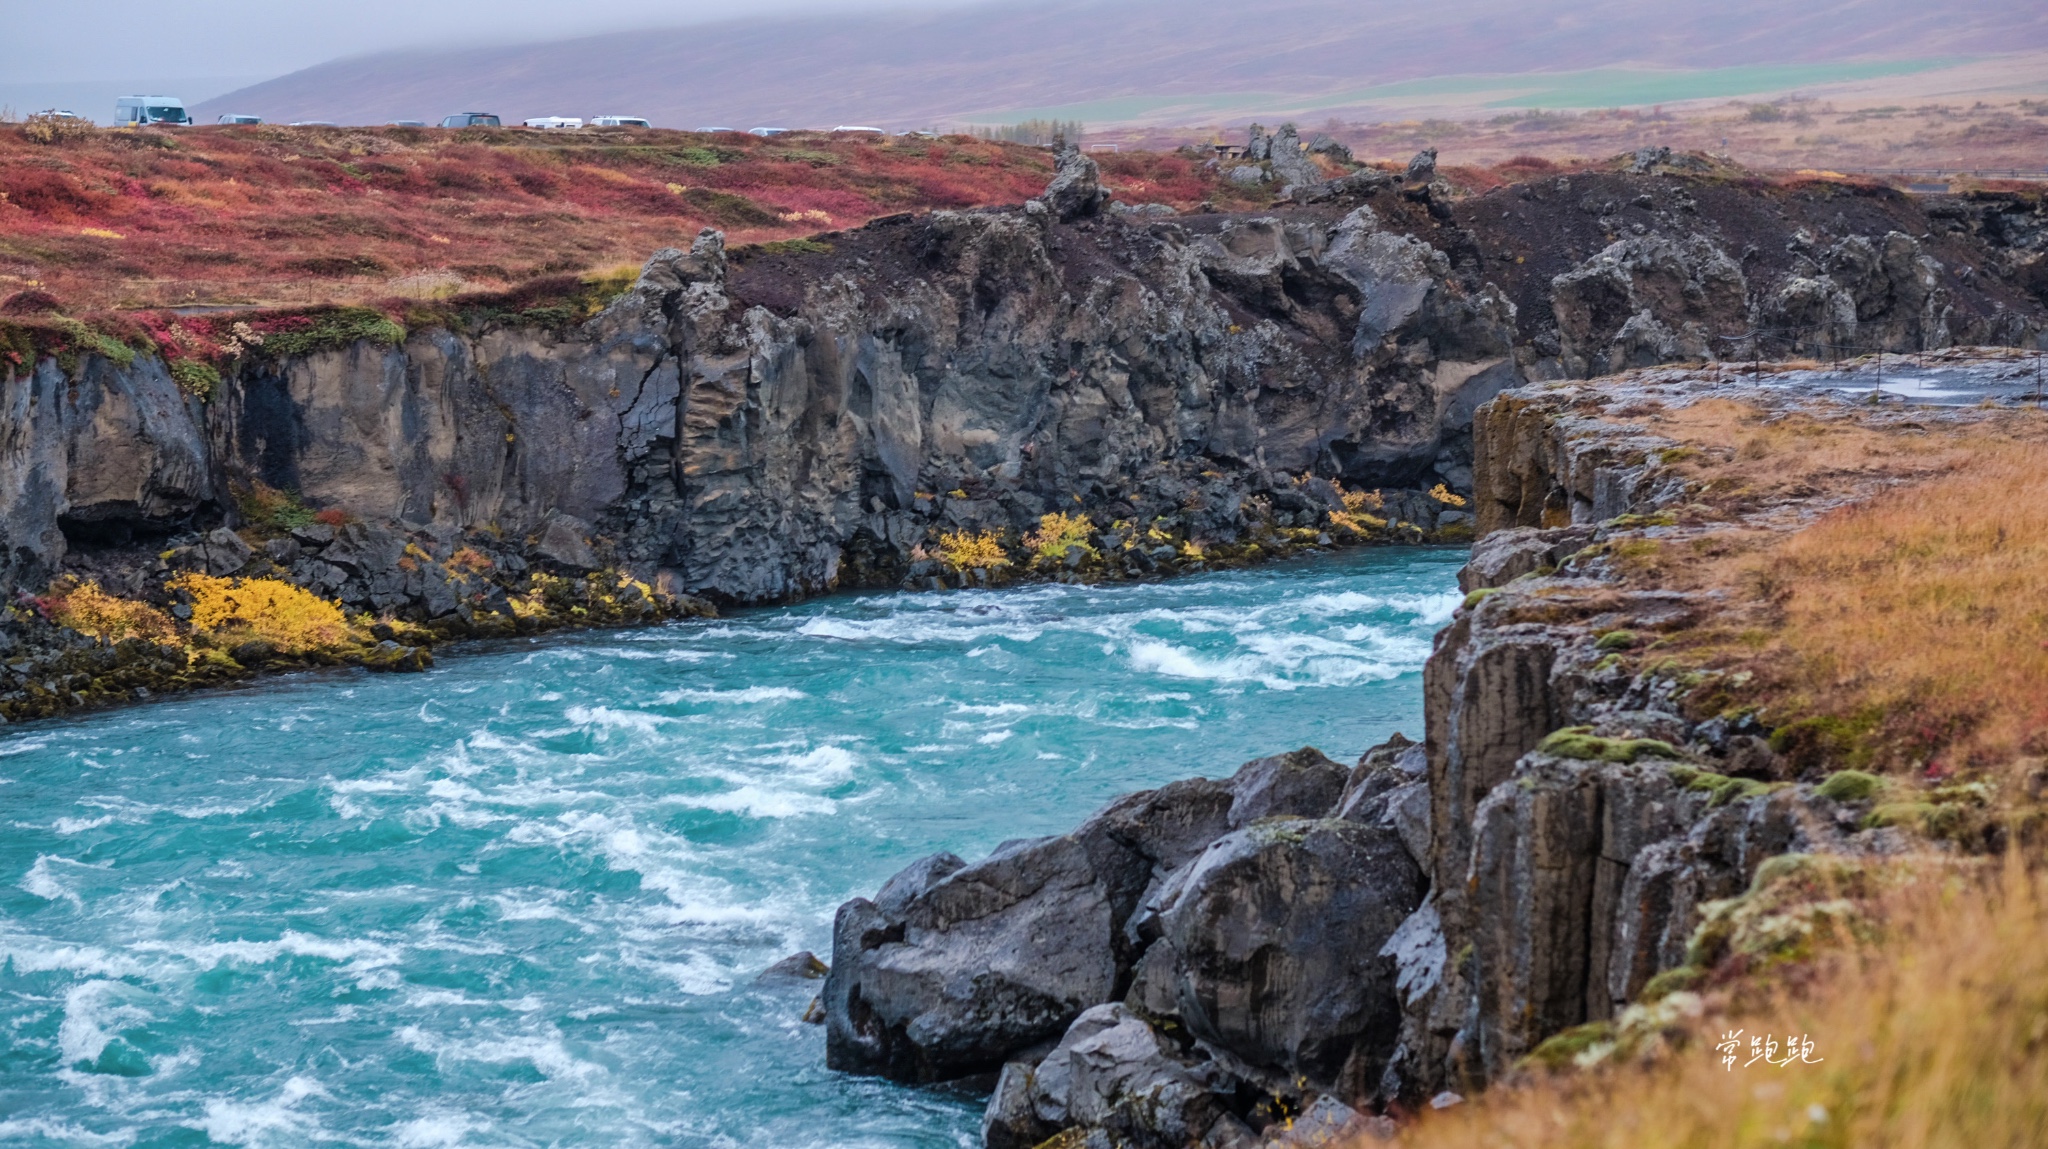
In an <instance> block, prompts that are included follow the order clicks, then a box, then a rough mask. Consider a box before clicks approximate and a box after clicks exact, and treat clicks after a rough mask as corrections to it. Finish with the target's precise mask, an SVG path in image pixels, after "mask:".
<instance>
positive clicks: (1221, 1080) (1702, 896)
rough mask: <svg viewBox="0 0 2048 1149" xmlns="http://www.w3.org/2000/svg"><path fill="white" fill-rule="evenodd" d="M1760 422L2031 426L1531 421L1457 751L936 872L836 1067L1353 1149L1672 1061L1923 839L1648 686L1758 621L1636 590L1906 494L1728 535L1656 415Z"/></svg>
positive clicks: (1162, 1122)
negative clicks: (1650, 563) (1672, 1024)
mask: <svg viewBox="0 0 2048 1149" xmlns="http://www.w3.org/2000/svg"><path fill="white" fill-rule="evenodd" d="M1956 362H1957V363H1962V366H1960V367H1957V368H1955V370H1957V371H1959V372H1965V373H1967V372H1969V371H1973V370H1974V371H1978V373H1979V374H1981V375H1983V376H1984V377H1985V378H1986V379H1993V378H2002V376H2000V375H1999V373H2000V372H2004V373H2006V374H2010V375H2015V377H2017V373H2018V372H2019V371H2020V370H2021V369H2023V368H2026V367H2027V364H2025V363H2020V364H2017V365H2013V364H2005V365H2002V366H2001V365H1999V364H1997V363H1994V364H1993V365H1991V366H1988V367H1984V368H1981V369H1978V368H1971V367H1969V366H1968V365H1967V364H1966V363H1963V362H1962V361H1961V360H1956ZM1987 402H1991V401H1987ZM1737 404H1741V405H1744V409H1753V410H1755V411H1757V412H1761V414H1759V415H1758V418H1759V419H1771V418H1778V417H1783V416H1786V415H1789V414H1792V413H1798V414H1799V415H1800V416H1801V417H1811V418H1816V419H1825V420H1836V421H1841V420H1845V419H1846V420H1854V421H1856V422H1857V423H1858V425H1859V426H1863V427H1866V428H1872V429H1875V430H1877V431H1880V432H1883V433H1886V434H1890V433H1894V432H1895V433H1896V434H1897V435H1899V436H1908V437H1909V436H1911V435H1913V434H1915V433H1916V432H1917V433H1924V431H1925V426H1926V423H1925V421H1926V420H1928V419H1930V418H1940V419H1945V420H1950V421H1954V422H1956V423H1958V425H1962V424H1967V423H1969V422H1970V421H1971V420H1974V419H1979V418H1986V417H1990V415H1992V414H1995V410H1994V408H1995V407H1996V406H1997V404H1996V403H1995V402H1992V404H1991V406H1990V407H1984V408H1960V409H1951V410H1950V411H1949V412H1948V413H1946V414H1938V413H1930V412H1929V411H1927V410H1926V409H1924V408H1923V409H1918V410H1898V411H1892V412H1887V411H1885V410H1883V409H1882V408H1879V409H1877V410H1876V411H1875V412H1874V413H1873V412H1872V410H1871V409H1870V407H1869V405H1868V402H1867V400H1866V401H1865V403H1864V405H1863V406H1862V407H1860V408H1859V407H1858V406H1857V405H1856V404H1855V402H1854V401H1853V400H1851V399H1849V398H1845V397H1841V396H1839V394H1838V393H1834V392H1829V391H1824V390H1819V389H1815V390H1792V389H1789V388H1787V387H1772V386H1769V385H1763V384H1760V383H1757V382H1753V381H1744V380H1740V379H1731V378H1729V377H1728V376H1726V375H1723V374H1721V373H1719V372H1714V371H1707V372H1697V371H1694V372H1687V371H1665V372H1647V373H1639V374H1637V375H1634V376H1629V377H1624V378H1621V379H1602V380H1596V381H1593V382H1589V383H1556V384H1548V385H1536V386H1530V387H1525V388H1520V389H1514V390H1510V391H1508V392H1504V393H1503V394H1501V395H1500V396H1498V397H1496V398H1495V399H1493V400H1492V401H1490V402H1488V403H1487V404H1485V405H1484V406H1482V407H1481V408H1480V409H1479V412H1478V414H1477V419H1476V423H1475V432H1474V453H1475V467H1476V507H1475V510H1476V512H1477V514H1478V519H1479V523H1480V529H1481V531H1482V534H1481V537H1480V538H1479V540H1478V541H1477V543H1476V544H1475V547H1474V551H1473V557H1472V560H1471V562H1470V563H1469V564H1468V565H1467V566H1466V568H1465V569H1464V571H1463V573H1462V575H1461V581H1462V582H1463V584H1464V586H1465V589H1467V590H1468V591H1469V592H1470V594H1469V596H1468V598H1467V600H1466V603H1465V605H1464V607H1463V608H1462V609H1461V610H1460V611H1459V612H1458V614H1457V615H1456V617H1455V619H1454V620H1453V621H1452V623H1451V624H1450V625H1449V626H1448V627H1447V628H1446V629H1445V630H1444V631H1443V632H1442V633H1441V634H1440V635H1439V636H1438V639H1437V643H1436V647H1435V651H1434V653H1433V654H1432V655H1431V657H1430V659H1429V660H1428V663H1427V667H1426V670H1425V672H1424V690H1425V711H1426V730H1425V732H1424V733H1425V735H1426V737H1425V739H1424V741H1423V742H1421V743H1419V744H1418V743H1411V742H1409V741H1408V740H1407V739H1404V738H1402V737H1400V736H1398V735H1397V736H1396V737H1395V738H1394V739H1393V740H1392V741H1390V742H1388V743H1387V744H1385V745H1383V746H1380V747H1376V748H1374V749H1373V750H1372V751H1369V752H1368V753H1367V754H1366V755H1365V756H1364V757H1363V758H1362V759H1361V760H1360V761H1359V762H1358V763H1357V764H1356V765H1355V766H1351V767H1344V766H1340V765H1338V764H1337V763H1333V762H1331V761H1329V760H1328V759H1326V758H1324V757H1323V756H1322V755H1320V754H1318V753H1316V752H1314V751H1313V750H1302V751H1299V752H1296V753H1294V754H1290V755H1285V756H1282V757H1279V758H1273V759H1266V760H1262V761H1258V762H1253V763H1250V764H1248V765H1246V766H1245V767H1244V768H1243V769H1241V770H1240V771H1238V772H1237V774H1236V775H1234V776H1233V777H1231V778H1229V779H1227V780H1223V781H1210V780H1206V779H1192V780H1188V781H1184V782H1177V783H1174V784H1173V785H1170V786H1167V787H1164V788H1162V789H1159V790H1156V791H1148V792H1145V793H1140V794H1134V795H1130V796H1128V797H1126V798H1123V799H1120V800H1118V801H1117V802H1115V803H1112V804H1111V805H1110V806H1108V807H1107V808H1105V809H1104V810H1103V811H1102V812H1100V813H1099V814H1097V815H1096V816H1094V817H1093V818H1091V819H1089V820H1088V821H1087V822H1085V823H1084V824H1083V825H1082V826H1081V827H1079V828H1078V829H1076V830H1075V831H1074V832H1073V833H1071V834H1069V835H1066V836H1063V837H1057V838H1049V839H1043V840H1038V841H1029V842H1014V843H1009V844H1007V845H1005V846H1003V847H1002V848H1000V849H999V850H997V851H996V853H995V854H994V855H992V856H991V857H989V858H988V859H985V860H983V861H981V862H977V863H973V864H967V863H965V862H963V861H962V860H961V859H958V858H955V857H952V856H950V855H941V856H938V857H936V858H931V859H927V860H925V861H923V862H919V863H917V864H915V865H913V866H911V867H910V868H909V869H907V870H905V871H904V872H903V873H902V874H901V875H899V876H898V877H896V878H895V879H893V880H891V881H890V882H889V883H888V884H887V885H886V886H884V887H883V889H882V890H881V891H880V893H879V894H877V896H876V897H875V898H874V899H872V900H868V899H859V900H856V901H854V902H851V903H848V904H847V905H846V906H845V907H844V908H842V910H841V911H840V914H839V917H838V920H837V922H836V923H835V928H834V947H833V962H832V968H831V972H830V975H829V977H828V980H827V988H826V994H825V997H824V1010H825V1018H826V1024H827V1027H828V1034H827V1049H828V1059H829V1061H830V1063H831V1064H832V1065H833V1066H834V1067H837V1068H840V1069H845V1070H850V1071H854V1072H863V1073H878V1074H885V1075H888V1076H892V1077H896V1078H899V1079H903V1080H910V1081H926V1080H934V1079H943V1078H949V1077H959V1076H963V1075H969V1074H974V1073H981V1072H988V1071H991V1070H996V1069H998V1068H1000V1073H999V1077H998V1079H997V1081H996V1084H995V1086H994V1094H993V1096H992V1098H991V1100H990V1102H989V1108H988V1113H987V1118H986V1123H985V1126H984V1133H985V1138H986V1141H987V1143H988V1145H990V1146H991V1147H992V1149H1018V1147H1022V1146H1029V1145H1036V1144H1038V1143H1040V1142H1042V1141H1044V1140H1045V1139H1047V1138H1049V1137H1052V1136H1054V1135H1055V1134H1060V1133H1062V1132H1063V1131H1074V1132H1072V1133H1071V1134H1070V1136H1071V1138H1072V1143H1075V1144H1078V1143H1080V1142H1081V1140H1082V1139H1084V1137H1086V1138H1092V1137H1094V1136H1095V1135H1096V1131H1100V1132H1101V1134H1102V1135H1104V1136H1106V1137H1107V1138H1108V1139H1109V1142H1110V1143H1113V1144H1128V1145H1139V1146H1160V1147H1162V1149H1163V1147H1167V1146H1183V1145H1187V1144H1191V1143H1197V1142H1199V1143H1200V1144H1202V1145H1205V1146H1245V1145H1253V1144H1258V1143H1260V1142H1261V1140H1263V1142H1264V1143H1265V1144H1269V1145H1277V1144H1321V1143H1324V1142H1325V1141H1327V1140H1329V1139H1331V1138H1336V1137H1341V1136H1345V1135H1356V1134H1360V1133H1364V1132H1368V1131H1374V1130H1377V1131H1380V1132H1385V1131H1386V1130H1387V1128H1388V1126H1386V1125H1385V1124H1384V1118H1378V1117H1373V1116H1371V1115H1372V1114H1375V1113H1379V1112H1382V1111H1388V1110H1397V1109H1399V1108H1400V1107H1402V1106H1408V1107H1413V1106H1417V1105H1421V1104H1425V1103H1427V1102H1428V1101H1430V1100H1431V1099H1432V1098H1439V1097H1442V1095H1443V1094H1445V1093H1446V1092H1452V1091H1469V1090H1471V1089H1474V1088H1479V1087H1483V1086H1484V1085H1486V1084H1487V1083H1489V1082H1494V1081H1499V1080H1501V1079H1502V1078H1504V1077H1506V1076H1508V1075H1510V1074H1512V1073H1513V1072H1515V1071H1516V1070H1517V1069H1518V1068H1519V1067H1521V1066H1523V1065H1524V1064H1526V1059H1528V1058H1530V1057H1531V1056H1532V1055H1535V1056H1536V1057H1537V1059H1538V1060H1542V1059H1544V1058H1546V1057H1551V1056H1558V1055H1555V1054H1553V1053H1551V1052H1549V1051H1550V1050H1554V1049H1556V1048H1558V1047H1557V1046H1555V1045H1553V1046H1551V1047H1545V1046H1544V1045H1543V1043H1544V1042H1545V1041H1546V1039H1550V1038H1553V1037H1555V1036H1557V1035H1559V1034H1562V1033H1567V1032H1569V1033H1571V1034H1597V1035H1598V1036H1599V1039H1600V1040H1605V1041H1609V1042H1612V1041H1614V1040H1627V1039H1628V1037H1627V1035H1628V1034H1630V1033H1631V1032H1635V1031H1643V1030H1650V1031H1654V1030H1655V1028H1656V1026H1658V1025H1659V1024H1662V1022H1661V1021H1660V1018H1662V1017H1663V1016H1664V1015H1663V1014H1660V1013H1659V1012H1658V1010H1659V1009H1666V1010H1668V1009H1681V1008H1685V1001H1686V1000H1687V999H1686V998H1673V999H1670V1004H1664V1005H1659V1004H1657V1003H1659V1002H1662V1001H1664V999H1665V996H1666V995H1667V994H1669V993H1670V992H1671V991H1672V990H1673V988H1674V987H1678V986H1681V985H1683V984H1685V983H1686V982H1688V981H1691V980H1695V979H1697V978H1698V977H1700V976H1701V975H1702V972H1703V969H1704V968H1705V967H1708V966H1711V965H1713V964H1714V963H1715V962H1716V961H1717V960H1718V959H1719V958H1720V956H1722V955H1723V954H1724V953H1725V952H1726V949H1727V945H1728V941H1727V937H1728V935H1727V933H1726V929H1725V924H1726V923H1727V922H1728V921H1729V920H1730V919H1731V914H1732V913H1733V911H1732V909H1731V908H1732V907H1734V906H1737V905H1739V904H1740V902H1738V901H1734V900H1731V899H1738V898H1740V897H1741V896H1742V895H1744V894H1745V892H1746V891H1750V890H1752V889H1756V888H1760V887H1764V886H1769V885H1771V884H1772V883H1775V882H1779V881H1781V880H1784V879H1785V875H1787V874H1789V873H1793V872H1795V871H1797V869H1798V867H1799V866H1800V865H1803V864H1805V863H1800V862H1797V861H1788V862H1784V863H1778V864H1777V866H1776V868H1775V869H1774V868H1772V867H1771V866H1769V865H1767V863H1768V862H1769V861H1770V859H1773V858H1788V857H1789V858H1792V859H1797V858H1804V857H1809V856H1814V855H1821V856H1833V857H1838V858H1855V857H1872V856H1882V855H1888V854H1892V853H1896V852H1898V851H1900V850H1901V849H1903V848H1905V845H1906V842H1907V839H1905V838H1904V837H1903V836H1902V833H1903V832H1902V831H1901V830H1899V829H1897V828H1895V827H1890V826H1886V825H1883V824H1881V823H1882V822H1883V821H1884V820H1883V819H1872V818H1871V817H1869V815H1870V813H1871V801H1870V796H1871V787H1870V785H1867V784H1865V783H1871V784H1874V783H1875V779H1869V778H1867V776H1861V775H1854V774H1846V775H1830V774H1829V773H1828V771H1829V770H1830V769H1832V768H1833V767H1832V766H1831V765H1830V763H1829V761H1828V760H1827V759H1826V757H1825V756H1820V757H1818V758H1813V757H1809V758H1806V759H1795V758H1792V757H1787V756H1786V755H1785V754H1783V753H1781V747H1782V746H1783V745H1787V744H1786V743H1784V742H1783V740H1782V739H1774V738H1773V737H1772V736H1773V734H1774V731H1773V730H1772V729H1770V728H1769V727H1768V726H1766V725H1765V724H1764V723H1763V722H1761V721H1760V720H1759V719H1758V717H1757V715H1756V712H1755V710H1754V708H1752V707H1740V706H1734V705H1726V704H1724V702H1725V699H1726V698H1727V697H1728V695H1727V693H1726V691H1727V689H1728V683H1725V682H1722V681H1721V680H1719V679H1717V678H1716V677H1715V675H1714V674H1712V673H1710V672H1702V671H1700V670H1698V669H1694V668H1691V667H1689V666H1686V665H1681V664H1680V663H1678V662H1675V661H1673V660H1668V659H1657V658H1645V657H1640V656H1638V654H1637V652H1638V651H1640V650H1641V649H1642V648H1644V647H1647V646H1648V645H1649V644H1651V643H1653V642H1654V641H1656V639H1657V638H1658V637H1659V636H1660V635H1666V634H1673V633H1678V632H1682V631H1686V630H1688V629H1691V628H1697V627H1701V626H1704V625H1710V624H1712V623H1713V621H1714V620H1715V619H1716V618H1717V617H1718V614H1719V612H1723V611H1725V610H1726V609H1727V606H1726V603H1725V596H1722V595H1719V594H1717V593H1715V592H1712V591H1681V590H1674V589H1669V588H1664V587H1659V586H1656V585H1654V584H1645V583H1644V582H1643V580H1641V579H1639V578H1625V577H1622V572H1623V570H1624V567H1625V564H1626V563H1627V562H1628V561H1629V558H1630V556H1632V555H1637V554H1640V553H1646V548H1647V549H1648V550H1656V549H1658V548H1679V549H1681V550H1682V549H1684V548H1686V547H1688V546H1690V545H1691V544H1692V543H1693V542H1694V541H1696V540H1701V539H1704V538H1706V537H1707V535H1708V534H1709V533H1712V532H1723V531H1727V530H1730V529H1734V530H1736V531H1738V532H1748V533H1750V535H1751V537H1752V538H1754V537H1757V536H1762V535H1767V534H1773V533H1779V534H1781V533H1784V532H1789V531H1793V530H1797V529H1798V528H1799V527H1800V526H1802V525H1803V524H1805V523H1808V522H1811V521H1812V520H1813V518H1814V517H1815V516H1816V515H1818V514H1819V513H1821V512H1822V511H1825V510H1827V509H1830V508H1833V507H1837V506H1840V505H1842V504H1843V503H1844V502H1847V501H1853V500H1855V499H1858V498H1862V497H1865V496H1867V495H1868V494H1870V493H1871V492H1873V491H1875V490H1877V489H1879V488H1881V487H1882V486H1884V485H1885V483H1886V482H1888V481H1889V480H1887V479H1886V478H1885V477H1884V476H1883V475H1882V474H1881V473H1878V472H1875V471H1867V470H1860V471H1853V472H1843V473H1838V474H1835V475H1834V476H1833V477H1832V478H1831V479H1829V480H1828V482H1826V483H1825V484H1823V485H1819V486H1814V485H1807V484H1795V485H1791V486H1788V487H1786V488H1784V489H1782V490H1778V491H1776V492H1775V493H1769V492H1765V491H1763V490H1761V489H1750V488H1746V490H1747V493H1746V494H1745V495H1743V496H1742V497H1741V498H1739V499H1737V500H1736V501H1734V502H1733V503H1728V504H1726V505H1723V506H1720V507H1718V508H1717V509H1713V510H1712V511H1711V512H1710V511H1709V509H1708V508H1706V507H1704V506H1702V505H1700V504H1698V503H1697V502H1695V500H1697V499H1698V498H1700V497H1701V495H1702V487H1701V486H1700V483H1699V481H1698V480H1697V479H1696V478H1693V477H1689V476H1688V475H1687V474H1685V473H1683V472H1682V471H1681V469H1680V468H1678V467H1677V466H1676V465H1675V463H1676V461H1678V460H1682V459H1683V458H1684V457H1685V456H1686V455H1687V454H1688V453H1689V452H1688V450H1687V449H1685V448H1682V447H1681V446H1680V444H1678V443H1677V442H1675V441H1673V440H1671V439H1668V438H1663V437H1661V436H1660V435H1658V434H1657V433H1656V432H1654V431H1652V430H1649V429H1647V428H1646V427H1645V426H1644V425H1643V424H1641V423H1639V422H1635V421H1633V420H1631V419H1630V418H1629V417H1628V416H1629V415H1630V414H1631V413H1649V412H1663V413H1669V412H1673V411H1682V410H1686V409H1690V408H1693V407H1695V406H1698V407H1700V409H1701V410H1702V411H1717V410H1723V409H1726V408H1729V407H1732V406H1734V405H1737ZM1729 456H1730V457H1731V458H1732V457H1734V452H1733V450H1732V449H1730V451H1729ZM1681 512H1682V515H1681ZM1731 516H1732V517H1731ZM1720 537H1726V536H1725V535H1722V536H1720ZM1717 699H1720V700H1723V701H1721V702H1717V701H1716V700H1717ZM1784 920H1785V921H1787V922H1792V923H1793V924H1794V926H1796V925H1797V922H1798V920H1799V919H1798V918H1797V914H1796V913H1795V914H1792V915H1791V916H1789V917H1787V918H1785V919H1784ZM1714 923H1721V925H1714ZM1788 928H1790V927H1788ZM1801 928H1803V927H1801ZM1660 975H1663V976H1661V977H1660ZM1691 1000H1693V1001H1695V1002H1696V1000H1697V999H1691ZM1617 1035H1619V1036H1617ZM1561 1040H1565V1039H1561ZM1591 1041H1592V1038H1588V1039H1586V1040H1585V1041H1582V1042H1581V1043H1580V1044H1578V1045H1573V1046H1571V1047H1570V1048H1571V1050H1573V1051H1576V1050H1578V1049H1581V1048H1584V1046H1585V1045H1586V1044H1589V1043H1590V1042H1591ZM1061 1143H1062V1144H1066V1143H1068V1142H1065V1141H1063V1142H1061ZM1090 1143H1092V1141H1091V1142H1090Z"/></svg>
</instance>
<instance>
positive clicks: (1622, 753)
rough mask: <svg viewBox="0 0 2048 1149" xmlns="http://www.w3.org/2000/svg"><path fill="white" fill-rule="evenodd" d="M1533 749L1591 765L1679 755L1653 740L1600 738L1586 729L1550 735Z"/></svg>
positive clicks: (1673, 749)
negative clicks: (1584, 761) (1584, 760)
mask: <svg viewBox="0 0 2048 1149" xmlns="http://www.w3.org/2000/svg"><path fill="white" fill-rule="evenodd" d="M1536 749H1537V750H1539V751H1541V752H1542V753H1545V754H1554V755H1556V756H1557V757H1559V758H1583V759H1587V760H1589V761H1594V762H1633V761H1635V760H1636V759H1638V758H1644V757H1650V758H1677V757H1679V756H1680V755H1679V751H1678V748H1677V747H1676V746H1673V745H1672V744H1671V743H1669V742H1663V741H1659V740H1658V739H1655V738H1601V737H1599V736H1598V735H1595V734H1594V733H1593V728H1592V727H1590V726H1570V727H1566V728H1565V729H1563V730H1559V731H1557V732H1556V733H1553V734H1552V735H1550V736H1549V737H1548V738H1545V739H1544V740H1543V741H1542V742H1540V743H1538V744H1537V746H1536Z"/></svg>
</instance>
